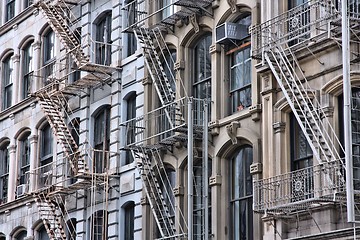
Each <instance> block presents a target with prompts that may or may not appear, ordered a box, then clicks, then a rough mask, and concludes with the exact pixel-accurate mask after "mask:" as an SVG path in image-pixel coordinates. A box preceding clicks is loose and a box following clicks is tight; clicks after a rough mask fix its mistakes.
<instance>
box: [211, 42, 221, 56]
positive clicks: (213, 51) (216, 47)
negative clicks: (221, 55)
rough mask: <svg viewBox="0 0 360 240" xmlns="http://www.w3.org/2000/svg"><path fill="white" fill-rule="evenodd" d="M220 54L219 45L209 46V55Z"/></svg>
mask: <svg viewBox="0 0 360 240" xmlns="http://www.w3.org/2000/svg"><path fill="white" fill-rule="evenodd" d="M218 52H221V47H220V45H219V44H213V45H211V46H210V48H209V53H210V54H213V53H218Z"/></svg>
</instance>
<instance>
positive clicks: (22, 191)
mask: <svg viewBox="0 0 360 240" xmlns="http://www.w3.org/2000/svg"><path fill="white" fill-rule="evenodd" d="M27 187H28V185H27V184H21V185H19V186H17V188H16V196H17V197H21V196H23V195H25V193H27V191H28V189H27Z"/></svg>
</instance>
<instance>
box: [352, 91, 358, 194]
mask: <svg viewBox="0 0 360 240" xmlns="http://www.w3.org/2000/svg"><path fill="white" fill-rule="evenodd" d="M351 100H352V101H351V132H352V156H353V169H354V170H353V172H354V173H353V178H354V189H356V190H360V88H352V90H351Z"/></svg>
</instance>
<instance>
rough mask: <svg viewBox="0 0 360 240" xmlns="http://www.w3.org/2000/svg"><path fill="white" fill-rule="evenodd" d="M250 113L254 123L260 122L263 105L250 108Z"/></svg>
mask: <svg viewBox="0 0 360 240" xmlns="http://www.w3.org/2000/svg"><path fill="white" fill-rule="evenodd" d="M249 112H250V113H251V119H252V120H253V121H254V122H257V121H259V120H260V117H261V104H256V105H253V106H250V107H249Z"/></svg>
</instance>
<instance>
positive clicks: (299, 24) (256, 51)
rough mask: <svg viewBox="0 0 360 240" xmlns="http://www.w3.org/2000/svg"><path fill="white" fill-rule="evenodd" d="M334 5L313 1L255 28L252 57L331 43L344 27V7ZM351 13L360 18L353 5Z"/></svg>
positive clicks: (350, 9)
mask: <svg viewBox="0 0 360 240" xmlns="http://www.w3.org/2000/svg"><path fill="white" fill-rule="evenodd" d="M333 2H334V1H323V0H318V1H309V2H306V3H304V4H301V5H299V6H296V7H295V8H292V9H290V10H289V11H287V12H284V13H282V14H280V15H278V16H276V17H274V18H272V19H270V20H268V21H266V22H264V23H262V24H260V25H256V26H254V27H252V28H251V29H250V32H251V35H252V40H251V44H252V56H253V57H254V58H257V59H262V56H263V52H266V51H268V50H270V49H273V48H274V47H276V46H278V45H282V46H283V47H284V48H286V47H290V48H292V49H300V48H302V47H307V46H308V44H309V43H319V42H321V41H322V40H324V39H329V36H330V33H331V32H337V31H335V30H336V28H340V26H339V23H341V22H340V21H341V20H340V19H341V10H340V6H341V3H339V2H338V1H335V2H336V3H333ZM356 2H358V1H356ZM359 2H360V1H359ZM354 6H355V4H354ZM349 12H350V15H351V16H352V17H353V18H357V17H358V15H359V14H358V10H357V8H355V7H353V5H351V6H350V7H349Z"/></svg>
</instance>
